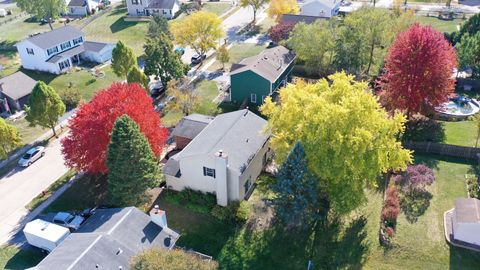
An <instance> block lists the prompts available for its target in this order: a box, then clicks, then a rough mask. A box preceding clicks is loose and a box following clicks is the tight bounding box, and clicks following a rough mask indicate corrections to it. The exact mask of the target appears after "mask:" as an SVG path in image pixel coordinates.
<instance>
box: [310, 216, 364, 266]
mask: <svg viewBox="0 0 480 270" xmlns="http://www.w3.org/2000/svg"><path fill="white" fill-rule="evenodd" d="M366 225H367V219H366V218H365V217H364V216H360V217H358V218H357V219H355V220H353V221H352V222H351V223H350V224H349V225H348V226H347V227H346V228H345V229H344V230H343V233H342V220H340V219H338V218H336V219H334V220H333V221H331V222H330V224H329V225H328V226H326V227H325V228H322V229H321V230H320V231H318V232H317V233H318V234H319V236H320V239H319V241H318V244H317V249H316V256H315V258H314V264H315V265H316V266H317V267H319V268H321V269H361V268H362V266H363V264H364V263H365V260H366V255H367V254H368V251H369V247H368V243H367V240H366V239H367V232H366V229H365V226H366Z"/></svg>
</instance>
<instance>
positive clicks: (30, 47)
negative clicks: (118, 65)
mask: <svg viewBox="0 0 480 270" xmlns="http://www.w3.org/2000/svg"><path fill="white" fill-rule="evenodd" d="M16 46H17V50H18V52H19V54H20V59H21V62H22V66H23V68H25V69H31V70H38V71H44V72H50V73H55V74H60V73H64V72H67V71H68V70H70V69H71V68H72V67H73V65H74V64H79V63H80V62H81V61H82V60H85V61H91V62H97V63H103V62H105V61H108V60H110V59H111V55H112V50H113V48H114V47H115V45H114V44H110V43H99V42H90V41H85V34H83V33H82V32H81V31H80V30H78V29H77V28H75V27H73V26H63V27H60V28H56V29H54V30H52V31H49V32H45V33H42V34H38V35H34V36H31V37H30V38H27V39H26V40H24V41H21V42H19V43H17V44H16Z"/></svg>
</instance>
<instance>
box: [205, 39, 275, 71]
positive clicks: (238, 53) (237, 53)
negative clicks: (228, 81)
mask: <svg viewBox="0 0 480 270" xmlns="http://www.w3.org/2000/svg"><path fill="white" fill-rule="evenodd" d="M265 48H266V47H265V46H264V45H258V44H254V43H242V44H234V45H233V46H232V48H230V50H229V51H228V52H229V54H230V61H228V63H225V71H229V70H230V68H231V67H232V64H235V63H238V62H240V61H241V60H242V59H244V58H247V57H250V56H254V55H257V54H259V53H260V52H262V51H263V50H265ZM221 69H222V63H220V61H218V60H217V61H215V63H213V65H211V66H210V67H209V68H208V70H210V71H217V70H221Z"/></svg>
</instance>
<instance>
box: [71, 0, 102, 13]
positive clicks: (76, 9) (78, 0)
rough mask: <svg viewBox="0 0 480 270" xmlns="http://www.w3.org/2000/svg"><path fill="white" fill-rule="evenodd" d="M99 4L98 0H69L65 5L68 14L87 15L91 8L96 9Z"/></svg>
mask: <svg viewBox="0 0 480 270" xmlns="http://www.w3.org/2000/svg"><path fill="white" fill-rule="evenodd" d="M67 1H68V0H67ZM99 4H100V0H70V2H68V5H67V10H68V15H72V16H87V15H89V14H90V13H92V10H96V9H97V8H98V5H99Z"/></svg>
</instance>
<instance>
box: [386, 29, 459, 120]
mask: <svg viewBox="0 0 480 270" xmlns="http://www.w3.org/2000/svg"><path fill="white" fill-rule="evenodd" d="M456 66H457V60H456V55H455V50H454V49H453V47H452V46H451V45H450V43H448V41H447V40H445V38H444V35H443V34H442V33H440V32H438V31H436V30H434V29H432V28H431V27H430V26H420V25H419V24H414V25H412V26H411V27H410V28H409V29H408V30H406V31H405V32H402V33H400V34H398V35H397V37H396V39H395V42H394V43H393V44H392V46H391V47H390V49H389V51H388V54H387V57H386V59H385V70H384V71H385V73H384V75H383V76H382V77H381V79H380V87H381V88H382V90H381V92H380V98H381V101H382V103H383V104H384V105H385V106H386V107H387V109H390V110H395V109H398V110H401V111H404V112H405V113H406V114H407V116H408V117H409V118H410V116H411V115H412V114H414V113H422V114H426V113H429V112H431V111H432V109H433V108H434V107H435V106H438V105H439V104H441V103H442V102H445V101H447V99H448V95H449V94H450V93H452V92H453V90H454V84H455V81H454V80H453V79H452V75H453V70H454V68H455V67H456Z"/></svg>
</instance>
